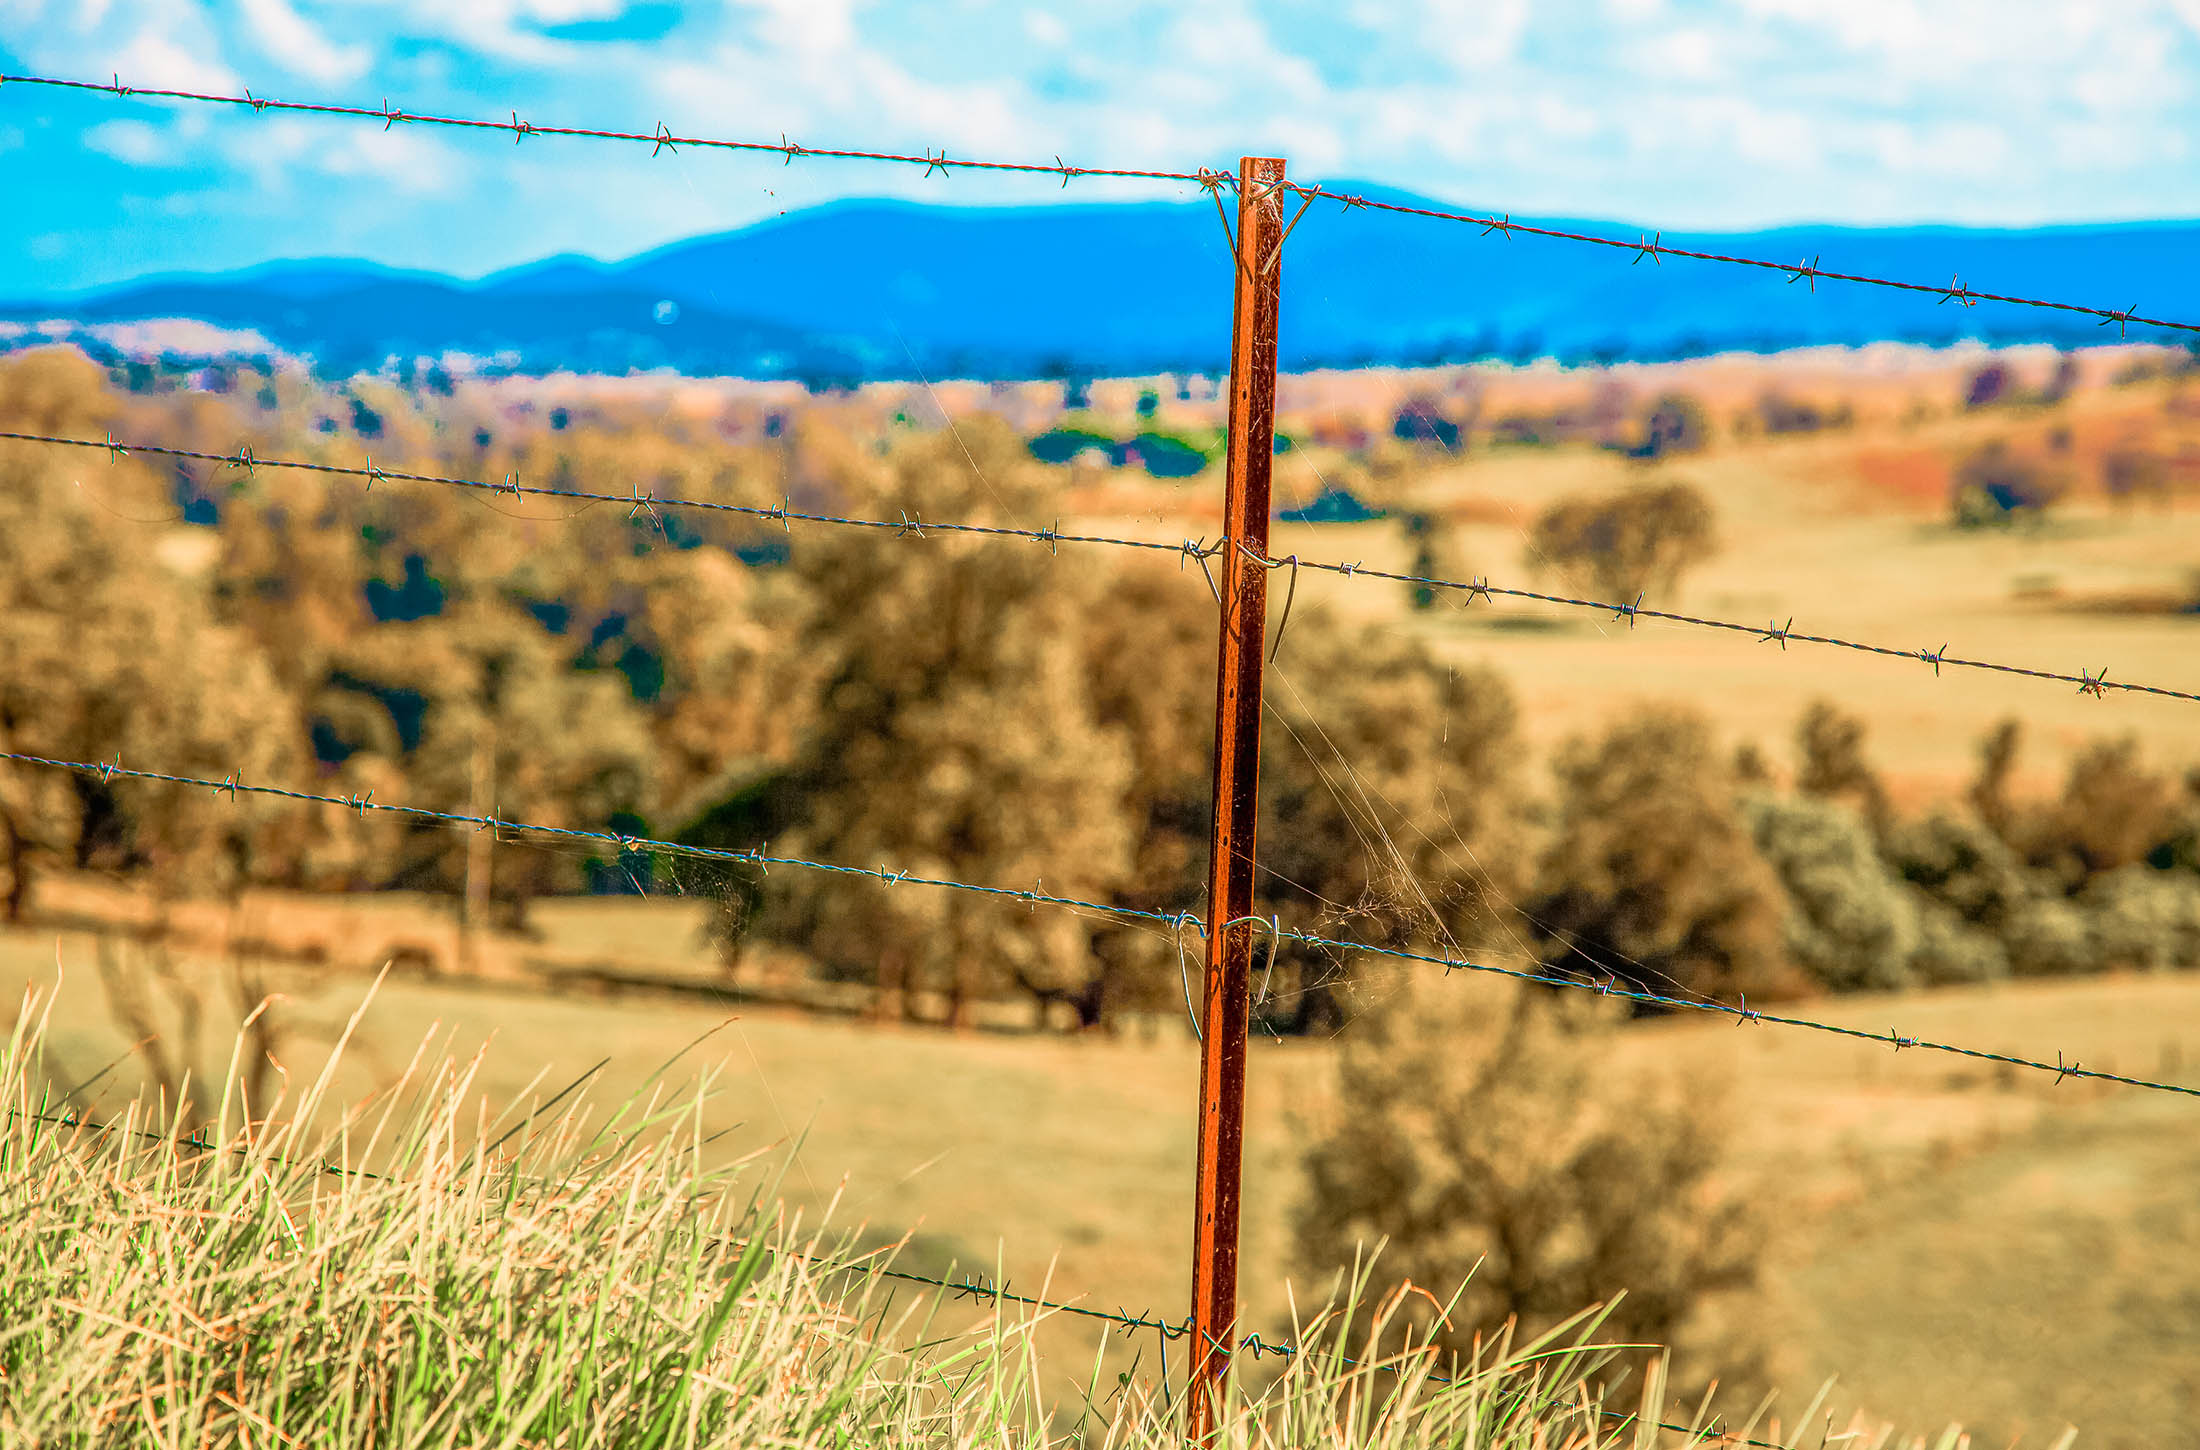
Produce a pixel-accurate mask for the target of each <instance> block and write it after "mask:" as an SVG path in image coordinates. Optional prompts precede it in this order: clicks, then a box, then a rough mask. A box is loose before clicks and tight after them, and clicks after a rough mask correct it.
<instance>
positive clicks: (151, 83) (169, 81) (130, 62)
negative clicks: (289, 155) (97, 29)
mask: <svg viewBox="0 0 2200 1450" xmlns="http://www.w3.org/2000/svg"><path fill="white" fill-rule="evenodd" d="M164 18H165V17H164ZM201 44H202V45H203V46H204V47H205V51H207V52H211V50H212V49H213V47H212V44H211V40H210V38H209V39H206V40H202V41H201ZM112 59H113V62H114V63H113V64H112V65H110V66H109V67H108V69H109V70H110V71H112V72H114V73H115V74H116V75H119V76H120V77H121V78H122V83H123V84H124V85H126V86H147V87H157V88H159V89H162V90H177V91H235V90H236V89H237V88H238V81H237V75H236V72H234V71H232V70H231V69H230V68H229V67H228V66H226V65H223V64H222V63H221V61H220V60H218V59H216V58H214V56H212V55H211V54H208V53H202V52H200V51H198V50H195V49H193V48H192V47H191V46H189V45H187V44H185V43H184V42H182V41H179V40H177V39H175V38H174V37H173V36H171V35H170V34H169V33H168V28H167V26H166V25H165V24H162V23H160V22H159V21H156V22H155V23H154V24H153V25H150V26H147V27H146V28H144V29H142V30H139V31H138V32H137V33H136V34H134V35H132V36H131V37H130V38H129V40H127V41H126V42H124V43H123V45H122V48H121V49H120V50H117V51H114V52H113V53H112ZM93 69H94V70H95V71H96V70H97V66H96V64H95V65H94V67H93Z"/></svg>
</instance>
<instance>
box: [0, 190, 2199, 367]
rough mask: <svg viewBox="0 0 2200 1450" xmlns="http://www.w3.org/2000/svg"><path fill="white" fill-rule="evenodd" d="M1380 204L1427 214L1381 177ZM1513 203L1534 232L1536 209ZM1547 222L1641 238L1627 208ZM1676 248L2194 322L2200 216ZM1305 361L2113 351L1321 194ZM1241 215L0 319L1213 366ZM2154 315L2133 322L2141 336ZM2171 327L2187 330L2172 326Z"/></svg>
mask: <svg viewBox="0 0 2200 1450" xmlns="http://www.w3.org/2000/svg"><path fill="white" fill-rule="evenodd" d="M1341 189H1344V190H1357V191H1360V192H1363V193H1365V194H1367V195H1370V196H1382V197H1384V198H1386V199H1392V200H1399V201H1404V202H1407V203H1409V204H1426V205H1434V203H1428V202H1426V201H1425V199H1423V198H1419V197H1412V196H1409V195H1407V194H1404V193H1399V192H1394V191H1385V190H1383V189H1380V188H1375V187H1361V188H1355V187H1352V186H1351V185H1350V184H1344V185H1343V186H1342V188H1341ZM1522 220H1527V219H1526V218H1523V219H1522ZM1547 224H1551V225H1557V226H1561V227H1564V228H1567V229H1570V230H1579V231H1585V232H1590V233H1594V234H1599V235H1605V236H1613V237H1626V238H1632V237H1634V236H1635V235H1637V233H1636V232H1635V231H1634V230H1633V229H1630V228H1626V227H1623V226H1620V225H1617V224H1613V223H1600V222H1595V221H1573V220H1566V219H1556V220H1550V221H1548V223H1547ZM1662 241H1663V244H1664V245H1665V246H1667V247H1686V248H1693V249H1700V250H1708V251H1719V252H1727V253H1736V254H1740V255H1745V256H1754V257H1762V258H1766V259H1770V260H1776V261H1781V262H1786V261H1792V260H1799V259H1804V258H1813V257H1815V258H1819V259H1821V260H1820V265H1822V266H1823V267H1825V268H1827V269H1835V270H1845V271H1854V272H1859V273H1866V274H1876V275H1882V276H1890V277H1897V278H1902V279H1906V280H1915V281H1918V282H1922V283H1929V284H1931V285H1934V286H1941V285H1946V281H1945V279H1953V278H1955V277H1956V276H1957V274H1959V273H1960V275H1961V280H1962V284H1963V285H1964V286H1965V287H1967V288H1969V289H1971V290H1973V291H2003V292H2010V293H2016V294H2020V295H2031V296H2040V297H2046V298H2052V299H2057V300H2066V301H2072V302H2078V303H2083V304H2087V305H2097V306H2108V307H2123V306H2127V305H2131V304H2132V303H2134V301H2138V302H2140V303H2142V304H2143V306H2142V310H2144V311H2147V312H2150V313H2152V314H2154V315H2157V316H2200V279H2195V277H2194V276H2193V274H2192V272H2191V269H2190V268H2189V267H2187V266H2186V265H2184V264H2185V263H2186V261H2187V259H2188V258H2190V257H2191V256H2193V255H2194V252H2195V248H2196V244H2200V223H2186V222H2139V223H2125V224H2115V225H2097V226H2074V227H2056V228H2045V229H2038V230H2029V231H1994V230H1980V229H1963V228H1948V227H1925V228H1902V229H1878V230H1872V229H1855V228H1839V227H1828V226H1805V227H1791V228H1786V229H1781V230H1775V231H1763V232H1753V233H1743V234H1681V233H1667V234H1665V235H1664V237H1663V238H1662ZM1285 267H1286V268H1287V271H1288V273H1289V277H1288V281H1287V290H1286V298H1285V306H1284V315H1283V337H1282V353H1283V355H1282V362H1283V365H1284V366H1285V367H1286V368H1287V369H1306V368H1312V367H1323V366H1354V365H1363V364H1370V363H1419V362H1428V363H1436V362H1458V361H1467V360H1472V359H1477V358H1489V357H1496V358H1508V359H1516V360H1527V359H1532V358H1536V357H1555V358H1557V359H1559V360H1561V361H1567V362H1585V361H1617V360H1639V361H1652V360H1662V359H1668V358H1674V357H1686V356H1695V355H1701V354H1706V353H1714V352H1725V351H1732V350H1745V351H1760V352H1771V351H1778V350H1783V349H1786V348H1792V347H1800V346H1813V345H1825V344H1862V343H1868V342H1876V341H1899V342H1912V343H1923V344H1947V343H1952V342H1955V341H1959V340H1962V339H1965V338H1976V339H1979V340H1981V341H1985V342H1988V343H1996V344H2009V343H2018V342H2051V343H2058V344H2063V345H2075V344H2081V343H2086V342H2092V341H2098V340H2101V339H2102V338H2103V336H2104V334H2103V333H2102V332H2101V330H2100V326H2099V325H2098V320H2097V319H2095V318H2092V317H2088V316H2083V315H2078V314H2070V313H2058V312H2053V311H2046V310H2041V309H2035V308H2020V307H2011V306H2005V305H1999V304H1991V303H1981V304H1978V305H1976V306H1972V307H1964V306H1958V305H1949V304H1948V303H1947V300H1946V299H1944V298H1941V297H1938V296H1936V295H1934V294H1933V293H1930V292H1923V293H1919V292H1901V291H1895V290H1892V289H1886V288H1877V287H1866V286H1858V285H1853V284H1845V283H1836V282H1824V281H1821V282H1819V283H1818V284H1817V286H1816V289H1815V291H1813V290H1811V289H1810V288H1807V287H1804V286H1797V285H1793V284H1791V283H1790V282H1789V280H1788V278H1787V277H1786V276H1785V275H1784V274H1782V273H1780V272H1777V271H1763V272H1753V271H1748V270H1744V269H1739V268H1732V267H1724V266H1717V265H1712V264H1707V263H1700V262H1692V261H1688V260H1685V259H1680V258H1663V259H1659V260H1658V261H1657V262H1656V264H1654V265H1644V264H1643V261H1642V259H1640V258H1639V257H1637V256H1636V255H1635V254H1634V253H1632V252H1630V251H1627V250H1621V249H1614V248H1599V247H1589V246H1583V245H1580V244H1577V243H1570V242H1562V241H1555V240H1549V239H1543V238H1536V237H1528V236H1517V237H1506V236H1503V235H1485V234H1484V233H1483V232H1482V231H1481V230H1480V229H1478V228H1474V227H1471V226H1465V225H1460V224H1457V223H1449V222H1443V221H1431V220H1425V219H1420V218H1414V217H1407V216H1400V215H1396V214H1386V213H1382V212H1369V211H1356V212H1352V213H1350V214H1345V213H1343V212H1342V211H1341V210H1340V209H1339V208H1337V207H1335V206H1332V205H1330V204H1328V203H1324V204H1322V205H1319V206H1317V207H1315V208H1313V209H1312V210H1311V211H1310V212H1309V213H1308V214H1307V215H1306V217H1305V219H1304V221H1303V223H1302V224H1301V225H1300V226H1299V228H1298V230H1297V231H1296V232H1295V233H1294V235H1293V236H1292V239H1291V242H1290V246H1289V250H1288V253H1287V256H1286V259H1285ZM1228 308H1229V278H1228V272H1227V263H1226V261H1225V251H1224V242H1223V232H1222V228H1221V225H1220V223H1219V220H1218V218H1217V216H1216V214H1215V209H1214V207H1213V206H1212V205H1210V204H1209V203H1207V202H1206V201H1204V200H1202V201H1200V202H1197V203H1192V202H1158V203H1154V202H1149V203H1124V204H1071V205H1060V206H1047V207H1014V208H1005V207H1004V208H983V207H950V206H932V205H923V204H915V203H906V202H885V201H847V202H839V203H835V204H832V205H829V206H824V207H819V208H814V209H811V210H808V211H803V212H797V213H794V214H792V215H789V216H786V217H781V218H775V219H773V220H771V221H768V222H764V223H760V224H757V225H755V226H751V227H747V228H743V229H741V230H738V231H733V232H727V233H723V234H720V235H715V236H707V237H699V238H695V239H692V240H689V241H684V242H679V243H675V244H673V245H671V246H667V247H664V248H661V249H659V250H656V251H653V252H648V253H645V254H643V255H641V256H637V257H632V258H629V259H626V260H624V261H618V262H602V261H597V260H593V259H589V258H584V257H574V256H559V257H552V258H547V259H545V260H543V261H541V262H538V263H535V264H532V265H529V266H526V267H521V268H516V269H513V270H509V271H505V272H499V273H494V274H491V275H489V276H486V277H482V278H479V279H472V280H466V279H459V278H454V277H444V276H438V275H435V274H432V273H423V272H401V271H395V270H392V269H388V268H384V267H379V266H376V265H374V264H372V263H367V262H356V261H345V260H311V261H289V262H277V263H271V264H268V265H265V266H262V267H257V268H253V269H249V270H245V271H239V272H231V273H221V274H205V275H198V276H168V277H158V278H148V279H145V280H143V281H140V282H136V283H132V284H129V285H125V286H122V287H118V288H112V289H108V290H104V291H99V292H95V293H88V294H79V295H73V296H57V297H48V298H36V297H34V298H26V299H21V300H18V301H15V302H8V303H0V319H6V320H11V321H14V322H16V323H18V324H27V325H30V326H31V327H32V328H33V335H35V334H36V331H37V329H38V326H39V325H40V324H43V323H48V322H52V321H56V320H67V321H68V322H71V323H74V324H77V325H91V326H97V325H102V324H116V323H125V322H141V321H147V320H154V319H167V318H188V319H192V320H196V321H201V322H205V323H209V324H213V325H215V326H219V327H223V328H227V329H232V330H240V331H248V332H253V333H257V334H258V335H259V336H261V337H263V338H265V339H267V341H268V342H269V343H270V344H271V345H272V346H273V347H275V348H277V349H279V350H281V351H285V352H290V353H295V354H300V355H307V356H311V357H314V358H316V359H319V360H320V361H321V362H322V363H323V364H324V365H326V366H329V367H331V368H333V369H337V370H349V369H352V368H357V367H371V366H376V365H379V364H380V363H381V362H382V361H383V360H384V359H386V358H388V357H391V356H436V355H442V354H446V353H453V352H456V353H463V354H466V355H469V356H472V357H477V358H482V359H497V360H498V361H499V362H500V364H501V365H502V366H504V367H507V368H511V369H515V370H519V371H526V372H541V371H550V370H556V369H573V370H581V371H595V372H605V371H608V372H625V371H628V370H630V369H648V368H673V369H677V370H679V371H682V372H688V373H696V374H741V375H746V376H763V377H802V378H809V379H813V380H816V379H824V380H828V381H855V380H860V379H868V378H878V377H902V378H906V377H909V376H911V375H913V374H918V373H921V374H924V375H926V376H930V377H935V378H936V377H940V376H948V375H951V376H960V377H976V378H1010V377H1031V376H1045V375H1052V374H1064V373H1080V374H1087V375H1097V374H1106V373H1115V374H1124V373H1144V372H1160V371H1192V372H1196V371H1202V370H1214V369H1219V368H1220V367H1221V366H1222V365H1223V362H1224V347H1225V338H1226V334H1227V329H1228V321H1229V313H1228ZM2148 331H2150V330H2149V329H2134V336H2135V337H2139V336H2141V334H2143V333H2146V332H2148ZM2180 340H2181V339H2180Z"/></svg>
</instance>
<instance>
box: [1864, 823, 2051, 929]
mask: <svg viewBox="0 0 2200 1450" xmlns="http://www.w3.org/2000/svg"><path fill="white" fill-rule="evenodd" d="M1882 849H1883V850H1884V851H1885V853H1886V856H1887V859H1888V862H1889V863H1890V864H1891V865H1892V866H1893V867H1894V869H1895V872H1896V874H1897V875H1899V876H1901V877H1902V879H1903V880H1905V881H1907V882H1909V883H1910V884H1911V885H1913V886H1915V887H1917V888H1918V889H1919V890H1921V891H1923V892H1924V893H1925V894H1926V895H1927V896H1928V897H1930V898H1931V899H1933V900H1934V901H1937V902H1939V903H1940V904H1941V905H1942V906H1944V907H1946V908H1947V909H1948V910H1949V911H1950V912H1952V913H1954V915H1955V917H1956V919H1957V920H1959V921H1961V922H1963V923H1964V924H1965V925H1968V926H1972V927H1976V928H1978V929H1980V930H1983V931H1984V932H1986V933H1987V934H1988V935H1989V936H1993V937H1996V938H2002V937H2005V936H2006V935H2007V934H2008V931H2009V927H2010V923H2011V922H2012V921H2013V920H2014V919H2015V917H2016V915H2017V912H2018V911H2019V909H2020V908H2022V907H2023V906H2024V904H2025V903H2026V902H2028V901H2030V900H2031V899H2032V898H2034V897H2036V896H2039V895H2041V894H2043V893H2044V892H2045V891H2046V890H2047V889H2048V888H2047V884H2046V883H2045V882H2044V881H2042V880H2041V879H2039V878H2038V877H2037V876H2035V875H2034V873H2032V872H2031V871H2028V870H2027V869H2026V868H2025V865H2024V862H2023V861H2022V860H2020V859H2018V856H2017V853H2016V852H2015V851H2013V850H2011V849H2010V848H2009V844H2008V843H2007V842H2006V841H2004V840H2002V838H2001V837H2000V836H1998V835H1996V834H1994V832H1993V831H1992V830H1991V829H1989V828H1988V827H1987V826H1986V825H1985V824H1984V823H1983V822H1980V821H1977V820H1974V819H1971V818H1969V817H1966V816H1956V815H1950V814H1947V813H1945V812H1941V813H1935V814H1933V815H1929V816H1926V817H1924V818H1922V819H1918V820H1910V821H1904V822H1902V823H1900V824H1899V825H1897V826H1895V827H1894V828H1893V829H1892V830H1891V831H1890V832H1889V833H1888V835H1887V839H1886V842H1885V844H1884V845H1883V847H1882Z"/></svg>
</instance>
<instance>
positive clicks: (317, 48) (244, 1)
mask: <svg viewBox="0 0 2200 1450" xmlns="http://www.w3.org/2000/svg"><path fill="white" fill-rule="evenodd" d="M238 9H239V10H240V11H241V12H242V17H243V20H244V22H245V29H246V33H247V34H249V35H250V36H251V37H252V39H253V41H254V43H256V44H257V45H258V46H259V48H260V49H261V50H262V51H263V52H265V53H266V54H267V56H268V57H269V58H270V59H272V60H273V61H275V63H276V64H278V65H280V66H282V67H283V68H284V69H285V70H288V71H291V72H293V73H295V74H298V75H302V76H305V77H306V78H308V79H309V80H315V81H320V82H321V83H323V84H324V85H336V84H340V83H342V82H344V81H350V80H356V79H358V78H359V77H360V76H361V75H363V74H365V72H366V69H367V66H368V64H369V63H370V62H371V61H372V59H373V54H372V52H371V51H369V50H368V49H367V47H365V46H363V45H337V44H335V43H334V42H332V41H330V40H329V38H328V37H327V36H325V35H323V34H322V33H321V32H320V30H318V29H317V28H316V27H315V26H314V25H313V23H312V22H310V21H308V20H307V19H306V18H305V17H304V16H302V15H300V14H299V13H298V12H297V11H296V10H293V9H292V8H291V7H290V0H239V3H238Z"/></svg>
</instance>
